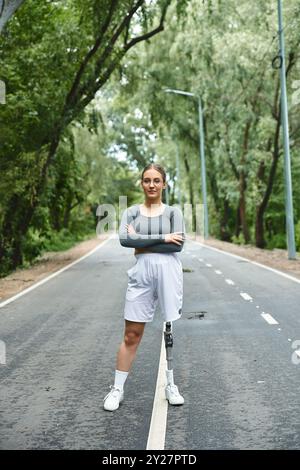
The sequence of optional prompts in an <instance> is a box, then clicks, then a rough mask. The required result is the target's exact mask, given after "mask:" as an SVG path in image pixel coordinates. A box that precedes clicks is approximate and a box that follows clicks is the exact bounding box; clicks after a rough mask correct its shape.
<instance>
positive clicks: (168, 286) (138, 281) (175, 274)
mask: <svg viewBox="0 0 300 470" xmlns="http://www.w3.org/2000/svg"><path fill="white" fill-rule="evenodd" d="M135 257H136V263H135V265H134V266H133V267H132V268H130V269H129V270H128V271H127V274H128V287H127V291H126V299H125V308H124V318H125V320H130V321H135V322H150V321H152V320H153V317H154V313H155V310H156V307H157V304H158V302H159V305H160V308H161V311H162V313H163V316H164V321H166V322H167V321H174V320H178V319H179V318H180V317H181V313H182V296H183V273H182V264H181V261H180V259H179V257H178V254H177V253H139V254H137V255H135Z"/></svg>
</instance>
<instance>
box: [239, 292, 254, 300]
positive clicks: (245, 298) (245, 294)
mask: <svg viewBox="0 0 300 470" xmlns="http://www.w3.org/2000/svg"><path fill="white" fill-rule="evenodd" d="M240 296H241V297H243V299H244V300H253V299H252V297H251V295H249V294H247V292H240Z"/></svg>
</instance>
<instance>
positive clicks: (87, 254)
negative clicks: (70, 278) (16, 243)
mask: <svg viewBox="0 0 300 470" xmlns="http://www.w3.org/2000/svg"><path fill="white" fill-rule="evenodd" d="M113 236H114V234H113V235H111V236H110V237H108V238H107V239H106V240H104V241H103V242H102V243H100V245H98V246H96V247H95V248H93V249H92V250H91V251H89V252H88V253H86V254H85V255H84V256H81V258H78V259H77V260H75V261H73V262H72V263H70V264H67V266H64V267H63V268H61V269H59V270H58V271H55V272H54V273H52V274H50V276H47V277H45V278H44V279H42V280H41V281H39V282H36V283H35V284H33V285H32V286H30V287H28V288H27V289H24V290H22V292H19V293H18V294H16V295H14V296H13V297H10V298H9V299H7V300H5V301H4V302H1V303H0V308H2V307H4V306H5V305H7V304H10V303H11V302H13V301H14V300H17V299H18V298H19V297H22V295H25V294H27V293H28V292H30V291H32V290H33V289H36V288H37V287H39V286H41V285H42V284H45V282H47V281H50V279H52V278H53V277H55V276H58V275H59V274H60V273H62V272H63V271H66V269H69V268H71V266H74V264H77V263H79V262H80V261H82V260H83V259H85V258H87V257H88V256H91V255H92V254H93V253H95V251H97V250H99V248H102V247H103V246H104V245H105V244H106V243H107V242H108V241H109V240H110V239H111V238H113Z"/></svg>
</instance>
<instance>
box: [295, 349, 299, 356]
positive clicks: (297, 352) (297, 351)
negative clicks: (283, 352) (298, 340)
mask: <svg viewBox="0 0 300 470" xmlns="http://www.w3.org/2000/svg"><path fill="white" fill-rule="evenodd" d="M295 353H296V354H297V356H299V357H300V349H297V350H296V351H295Z"/></svg>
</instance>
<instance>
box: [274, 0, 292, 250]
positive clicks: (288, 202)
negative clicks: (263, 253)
mask: <svg viewBox="0 0 300 470" xmlns="http://www.w3.org/2000/svg"><path fill="white" fill-rule="evenodd" d="M278 28H279V31H278V34H279V47H280V51H279V56H280V58H281V63H280V79H281V122H282V130H283V141H284V176H285V214H286V231H287V247H288V257H289V259H296V247H295V231H294V215H293V193H292V175H291V159H290V143H289V120H288V106H287V96H286V77H285V73H286V70H285V50H284V35H283V25H282V3H281V0H278Z"/></svg>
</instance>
